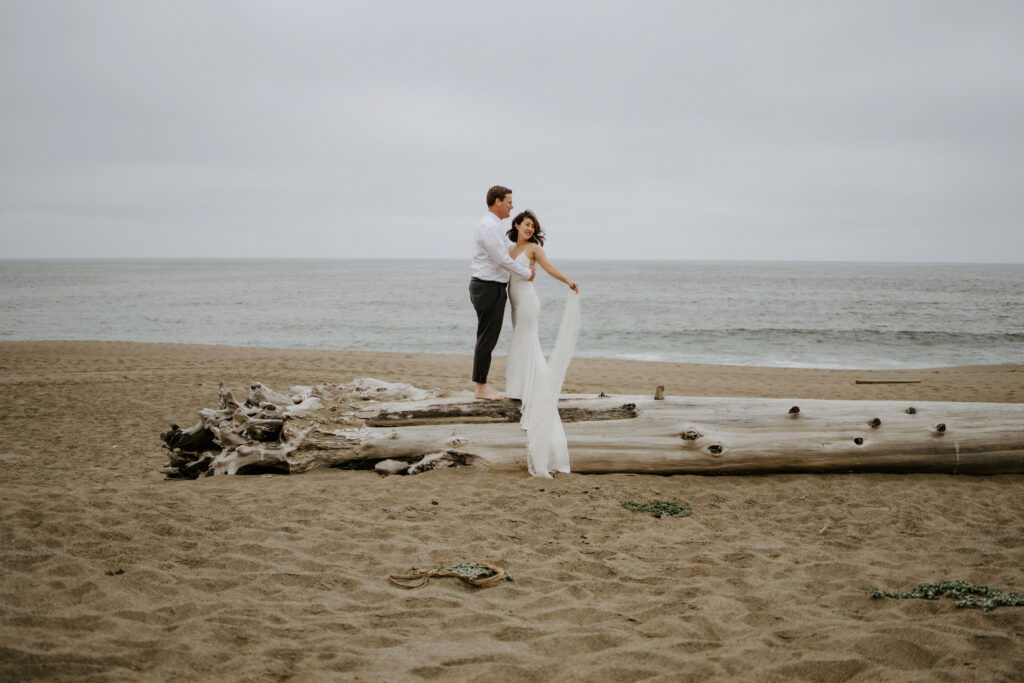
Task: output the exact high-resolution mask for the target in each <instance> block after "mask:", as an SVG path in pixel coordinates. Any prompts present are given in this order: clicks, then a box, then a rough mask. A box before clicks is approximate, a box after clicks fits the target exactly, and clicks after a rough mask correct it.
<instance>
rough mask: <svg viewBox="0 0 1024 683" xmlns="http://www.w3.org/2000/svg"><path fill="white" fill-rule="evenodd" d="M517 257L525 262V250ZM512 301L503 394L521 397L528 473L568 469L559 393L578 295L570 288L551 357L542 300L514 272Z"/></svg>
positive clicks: (569, 357) (569, 352)
mask: <svg viewBox="0 0 1024 683" xmlns="http://www.w3.org/2000/svg"><path fill="white" fill-rule="evenodd" d="M516 261H517V262H519V263H521V264H523V265H524V266H527V267H528V266H529V259H528V258H527V257H526V254H519V256H518V257H517V258H516ZM508 297H509V299H510V300H511V301H512V325H513V330H512V341H511V342H510V343H509V347H508V364H507V367H506V372H505V375H506V389H505V394H506V395H507V396H508V397H509V398H518V399H520V400H522V402H523V403H522V407H521V411H522V419H521V420H520V424H521V425H522V426H523V429H525V430H526V462H527V465H528V467H529V470H530V474H532V475H534V476H536V477H550V476H551V473H552V472H568V471H569V447H568V445H567V444H566V441H565V430H564V429H563V428H562V420H561V418H560V417H559V416H558V395H559V394H560V393H561V392H562V381H563V380H564V379H565V371H566V370H567V369H568V368H569V362H570V361H571V360H572V354H573V351H574V350H575V348H576V337H577V336H578V334H579V329H580V303H579V295H578V294H576V292H573V291H572V290H569V298H568V299H567V300H566V302H565V312H564V313H563V314H562V324H561V327H559V330H558V338H557V339H556V341H555V348H554V350H553V351H552V352H551V358H550V359H548V360H544V352H543V351H541V348H540V337H539V336H538V333H537V323H538V320H539V318H540V299H538V298H537V290H536V289H534V287H533V283H532V282H530V281H529V280H525V279H523V278H522V277H520V276H518V275H515V274H513V275H512V278H511V279H510V280H509V283H508Z"/></svg>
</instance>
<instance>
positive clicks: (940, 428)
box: [935, 422, 946, 434]
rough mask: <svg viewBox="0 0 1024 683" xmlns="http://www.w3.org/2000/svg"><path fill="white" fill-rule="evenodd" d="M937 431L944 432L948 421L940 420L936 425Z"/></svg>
mask: <svg viewBox="0 0 1024 683" xmlns="http://www.w3.org/2000/svg"><path fill="white" fill-rule="evenodd" d="M935 431H937V432H938V433H939V434H942V433H943V432H944V431H946V423H945V422H940V423H939V424H937V425H935Z"/></svg>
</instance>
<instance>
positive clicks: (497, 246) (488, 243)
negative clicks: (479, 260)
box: [482, 230, 533, 280]
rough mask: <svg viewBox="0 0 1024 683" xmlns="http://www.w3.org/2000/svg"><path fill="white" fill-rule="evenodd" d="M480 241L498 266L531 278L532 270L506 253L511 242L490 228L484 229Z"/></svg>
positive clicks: (528, 278)
mask: <svg viewBox="0 0 1024 683" xmlns="http://www.w3.org/2000/svg"><path fill="white" fill-rule="evenodd" d="M482 241H483V247H484V250H485V251H486V252H487V254H488V255H489V256H490V257H491V259H493V260H494V262H495V263H496V264H498V265H499V266H500V267H502V268H504V269H505V270H507V271H509V272H512V273H516V274H518V275H520V276H522V277H524V278H526V279H527V280H532V279H533V271H532V270H530V269H529V268H527V267H526V266H523V265H520V264H518V263H516V262H515V260H514V259H513V258H512V257H511V256H509V255H508V247H509V246H510V245H511V243H510V242H508V241H506V240H504V239H502V237H501V235H500V234H497V233H495V232H494V231H492V230H484V231H483V240H482Z"/></svg>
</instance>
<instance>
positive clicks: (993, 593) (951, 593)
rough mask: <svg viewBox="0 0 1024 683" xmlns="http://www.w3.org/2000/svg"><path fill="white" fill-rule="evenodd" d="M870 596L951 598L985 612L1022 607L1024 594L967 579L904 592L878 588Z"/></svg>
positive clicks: (902, 598)
mask: <svg viewBox="0 0 1024 683" xmlns="http://www.w3.org/2000/svg"><path fill="white" fill-rule="evenodd" d="M871 597H872V598H896V599H897V600H905V599H908V598H916V599H918V600H938V599H939V598H942V597H948V598H953V600H955V602H954V603H953V604H954V605H956V606H957V607H977V608H979V609H981V610H983V611H985V612H988V611H989V610H993V609H995V608H996V607H1024V594H1021V593H1018V592H1016V591H1001V590H999V589H996V588H989V587H988V586H982V585H979V584H976V583H968V582H967V581H939V582H937V583H921V584H918V585H917V587H915V588H914V589H913V590H910V591H908V592H906V593H891V592H889V591H883V590H880V589H878V588H876V589H875V590H873V591H871Z"/></svg>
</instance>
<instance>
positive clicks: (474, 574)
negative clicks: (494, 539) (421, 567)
mask: <svg viewBox="0 0 1024 683" xmlns="http://www.w3.org/2000/svg"><path fill="white" fill-rule="evenodd" d="M495 574H497V572H496V571H494V570H493V569H491V568H490V567H486V566H484V565H482V564H479V563H477V562H461V563H459V564H453V565H452V566H450V567H438V569H437V575H438V576H458V577H460V578H462V579H465V580H466V581H479V580H480V579H487V578H490V577H492V576H494V575H495ZM502 578H503V579H505V580H506V581H511V580H512V575H511V574H509V573H508V572H505V575H504V576H503V577H502Z"/></svg>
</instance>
